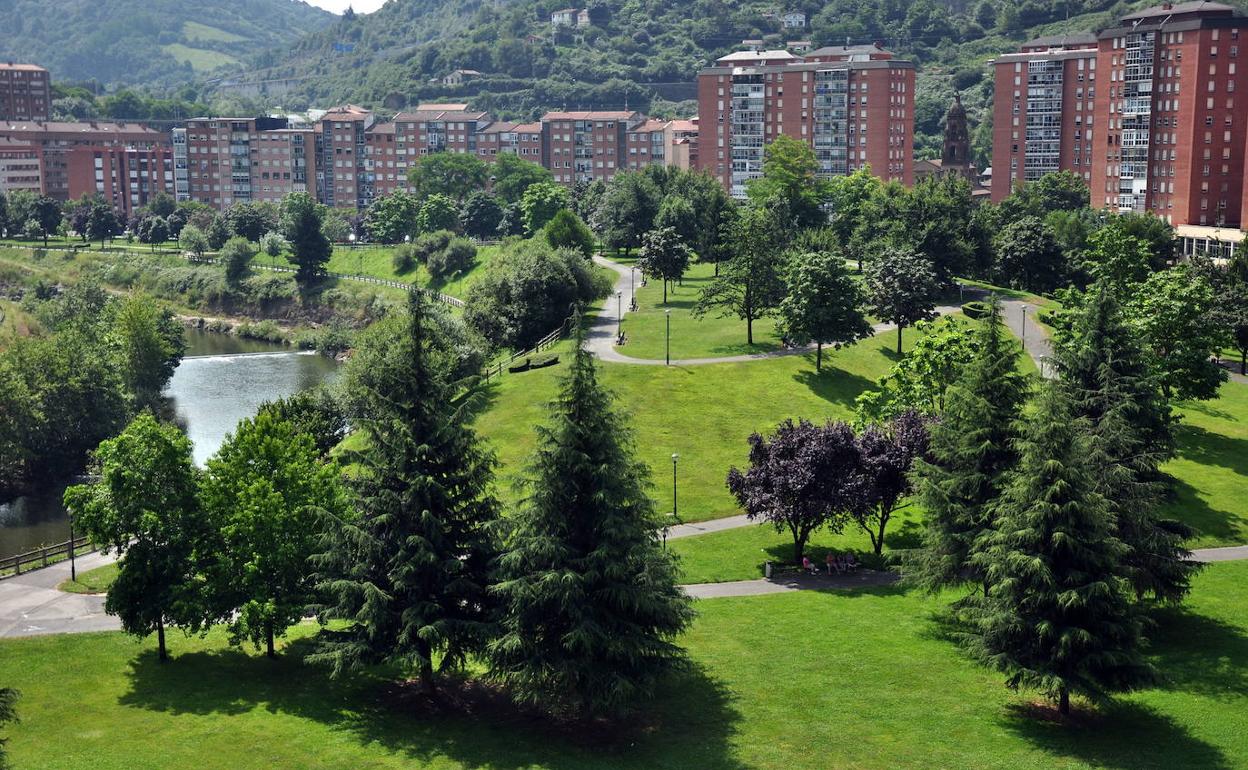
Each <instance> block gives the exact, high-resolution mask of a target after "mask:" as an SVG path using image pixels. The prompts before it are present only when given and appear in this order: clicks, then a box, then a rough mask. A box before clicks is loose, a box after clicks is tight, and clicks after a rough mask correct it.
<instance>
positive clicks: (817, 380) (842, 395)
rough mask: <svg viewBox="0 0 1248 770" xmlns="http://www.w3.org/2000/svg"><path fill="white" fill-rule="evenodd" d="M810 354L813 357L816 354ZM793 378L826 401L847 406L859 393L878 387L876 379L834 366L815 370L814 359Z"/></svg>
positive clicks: (851, 403)
mask: <svg viewBox="0 0 1248 770" xmlns="http://www.w3.org/2000/svg"><path fill="white" fill-rule="evenodd" d="M810 355H811V357H812V358H813V356H814V354H813V353H811V354H810ZM825 358H826V355H825ZM793 379H794V380H796V381H797V382H799V383H801V384H802V385H805V386H806V387H808V388H810V390H811V392H812V393H814V394H815V395H816V396H818V397H819V398H821V399H823V400H824V401H827V402H830V403H833V404H840V405H842V406H845V407H852V406H853V405H854V400H855V399H857V398H858V396H859V395H861V394H862V393H864V392H866V391H868V390H871V389H873V388H875V387H876V383H875V382H874V381H872V380H869V379H867V378H866V377H863V376H861V375H858V374H852V373H850V372H847V371H845V370H844V369H838V368H836V367H834V366H824V368H823V371H822V372H815V370H814V366H813V361H812V366H811V368H810V369H803V370H801V371H799V372H796V373H794V375H793Z"/></svg>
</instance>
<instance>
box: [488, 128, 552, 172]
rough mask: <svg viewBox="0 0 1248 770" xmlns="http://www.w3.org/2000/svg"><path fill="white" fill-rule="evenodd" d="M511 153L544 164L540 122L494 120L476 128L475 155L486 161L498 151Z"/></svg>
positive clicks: (493, 158)
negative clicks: (483, 126)
mask: <svg viewBox="0 0 1248 770" xmlns="http://www.w3.org/2000/svg"><path fill="white" fill-rule="evenodd" d="M507 152H509V153H511V154H513V155H518V156H520V157H521V158H524V159H525V160H527V161H529V162H531V163H537V164H538V165H541V166H545V165H546V160H545V158H544V157H542V124H541V123H513V122H508V121H495V122H493V123H490V124H489V125H488V126H486V127H485V128H481V129H478V130H477V157H478V158H480V159H481V160H483V161H486V162H487V163H488V162H490V161H493V160H495V159H497V158H498V156H499V154H500V153H507Z"/></svg>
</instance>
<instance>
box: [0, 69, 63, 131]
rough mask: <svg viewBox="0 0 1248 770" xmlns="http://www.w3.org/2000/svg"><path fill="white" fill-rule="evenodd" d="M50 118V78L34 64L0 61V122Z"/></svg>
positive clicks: (45, 71) (46, 72)
mask: <svg viewBox="0 0 1248 770" xmlns="http://www.w3.org/2000/svg"><path fill="white" fill-rule="evenodd" d="M51 117H52V78H51V77H50V76H49V75H48V71H47V70H45V69H44V68H43V67H40V66H38V65H37V64H19V63H16V62H0V121H20V120H48V119H49V118H51Z"/></svg>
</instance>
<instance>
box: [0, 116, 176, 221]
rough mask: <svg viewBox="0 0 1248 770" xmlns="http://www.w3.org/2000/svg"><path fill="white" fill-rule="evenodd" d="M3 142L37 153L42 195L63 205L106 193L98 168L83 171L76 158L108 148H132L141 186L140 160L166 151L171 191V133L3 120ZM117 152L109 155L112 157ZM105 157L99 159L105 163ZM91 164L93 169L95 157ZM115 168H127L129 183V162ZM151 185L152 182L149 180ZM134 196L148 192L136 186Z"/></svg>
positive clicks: (0, 136)
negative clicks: (83, 152)
mask: <svg viewBox="0 0 1248 770" xmlns="http://www.w3.org/2000/svg"><path fill="white" fill-rule="evenodd" d="M0 139H8V140H10V141H13V142H17V143H20V144H28V145H31V146H34V147H36V148H37V149H38V152H39V157H40V163H41V175H42V188H43V194H44V195H47V196H49V197H51V198H55V199H56V200H59V201H68V200H73V199H76V198H79V197H81V196H82V195H84V194H86V195H92V194H95V193H97V192H102V190H101V187H102V186H103V185H104V180H98V182H99V183H98V184H97V179H96V175H95V173H94V168H92V169H91V171H92V173H90V174H85V173H83V172H82V165H81V164H82V163H83V161H82V160H81V158H82V156H81V155H80V154H79V155H75V153H76V152H77V151H79V150H82V149H90V150H97V149H100V150H103V149H108V150H111V151H118V152H121V151H124V150H133V151H134V152H135V153H136V154H135V155H134V157H135V158H136V162H135V164H134V165H133V168H134V169H135V183H136V185H138V184H139V179H138V176H139V174H138V172H139V169H140V165H141V164H139V163H138V162H137V159H138V158H139V157H148V158H149V162H150V158H151V157H152V155H151V154H150V153H149V151H160V152H158V153H157V154H158V155H160V154H161V153H164V152H165V151H168V157H169V159H170V171H171V174H170V177H169V184H168V188H167V190H166V192H169V193H172V192H173V176H172V148H171V146H170V137H169V135H168V134H166V133H164V132H161V131H157V130H155V129H152V128H148V127H146V126H141V125H139V124H137V123H107V122H96V121H91V122H81V123H63V122H55V121H50V122H44V121H7V122H6V121H0ZM113 154H114V153H110V156H111V155H113ZM123 154H124V153H123ZM162 157H163V156H162ZM103 159H104V158H103V155H101V163H102V162H103ZM110 160H111V157H110ZM71 162H72V164H73V167H72V169H71ZM88 165H89V166H92V167H93V166H94V157H92V159H91V163H89V164H88ZM117 168H119V169H122V168H124V169H125V177H126V179H129V177H130V168H131V165H130V164H128V163H126V162H125V161H118V165H117ZM101 170H103V168H101ZM71 172H72V173H71ZM105 176H108V175H105ZM110 179H111V177H110ZM148 181H149V183H150V181H151V180H150V178H149V180H148ZM162 184H163V182H162ZM110 189H111V188H110ZM133 192H134V193H135V194H136V195H137V196H138V197H140V198H142V197H143V196H144V194H145V193H144V192H143V190H142V189H141V186H140V187H136V189H135V190H133ZM130 193H131V190H129V189H127V190H126V191H125V194H124V195H123V196H122V199H123V200H125V201H129V200H130V199H131V195H130ZM120 205H121V204H119V206H120ZM125 210H128V208H127V209H125Z"/></svg>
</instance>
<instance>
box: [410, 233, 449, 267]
mask: <svg viewBox="0 0 1248 770" xmlns="http://www.w3.org/2000/svg"><path fill="white" fill-rule="evenodd" d="M454 237H455V233H453V232H451V231H450V230H435V231H434V232H432V233H425V234H424V235H420V236H418V237H417V238H416V240H414V241H412V249H413V254H414V255H415V257H416V259H419V260H420V261H421V263H422V264H426V265H427V264H429V257H430V256H431V255H433V254H435V253H437V252H439V251H445V250H446V247H447V246H449V245H450V243H451V240H452V239H453V238H454Z"/></svg>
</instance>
